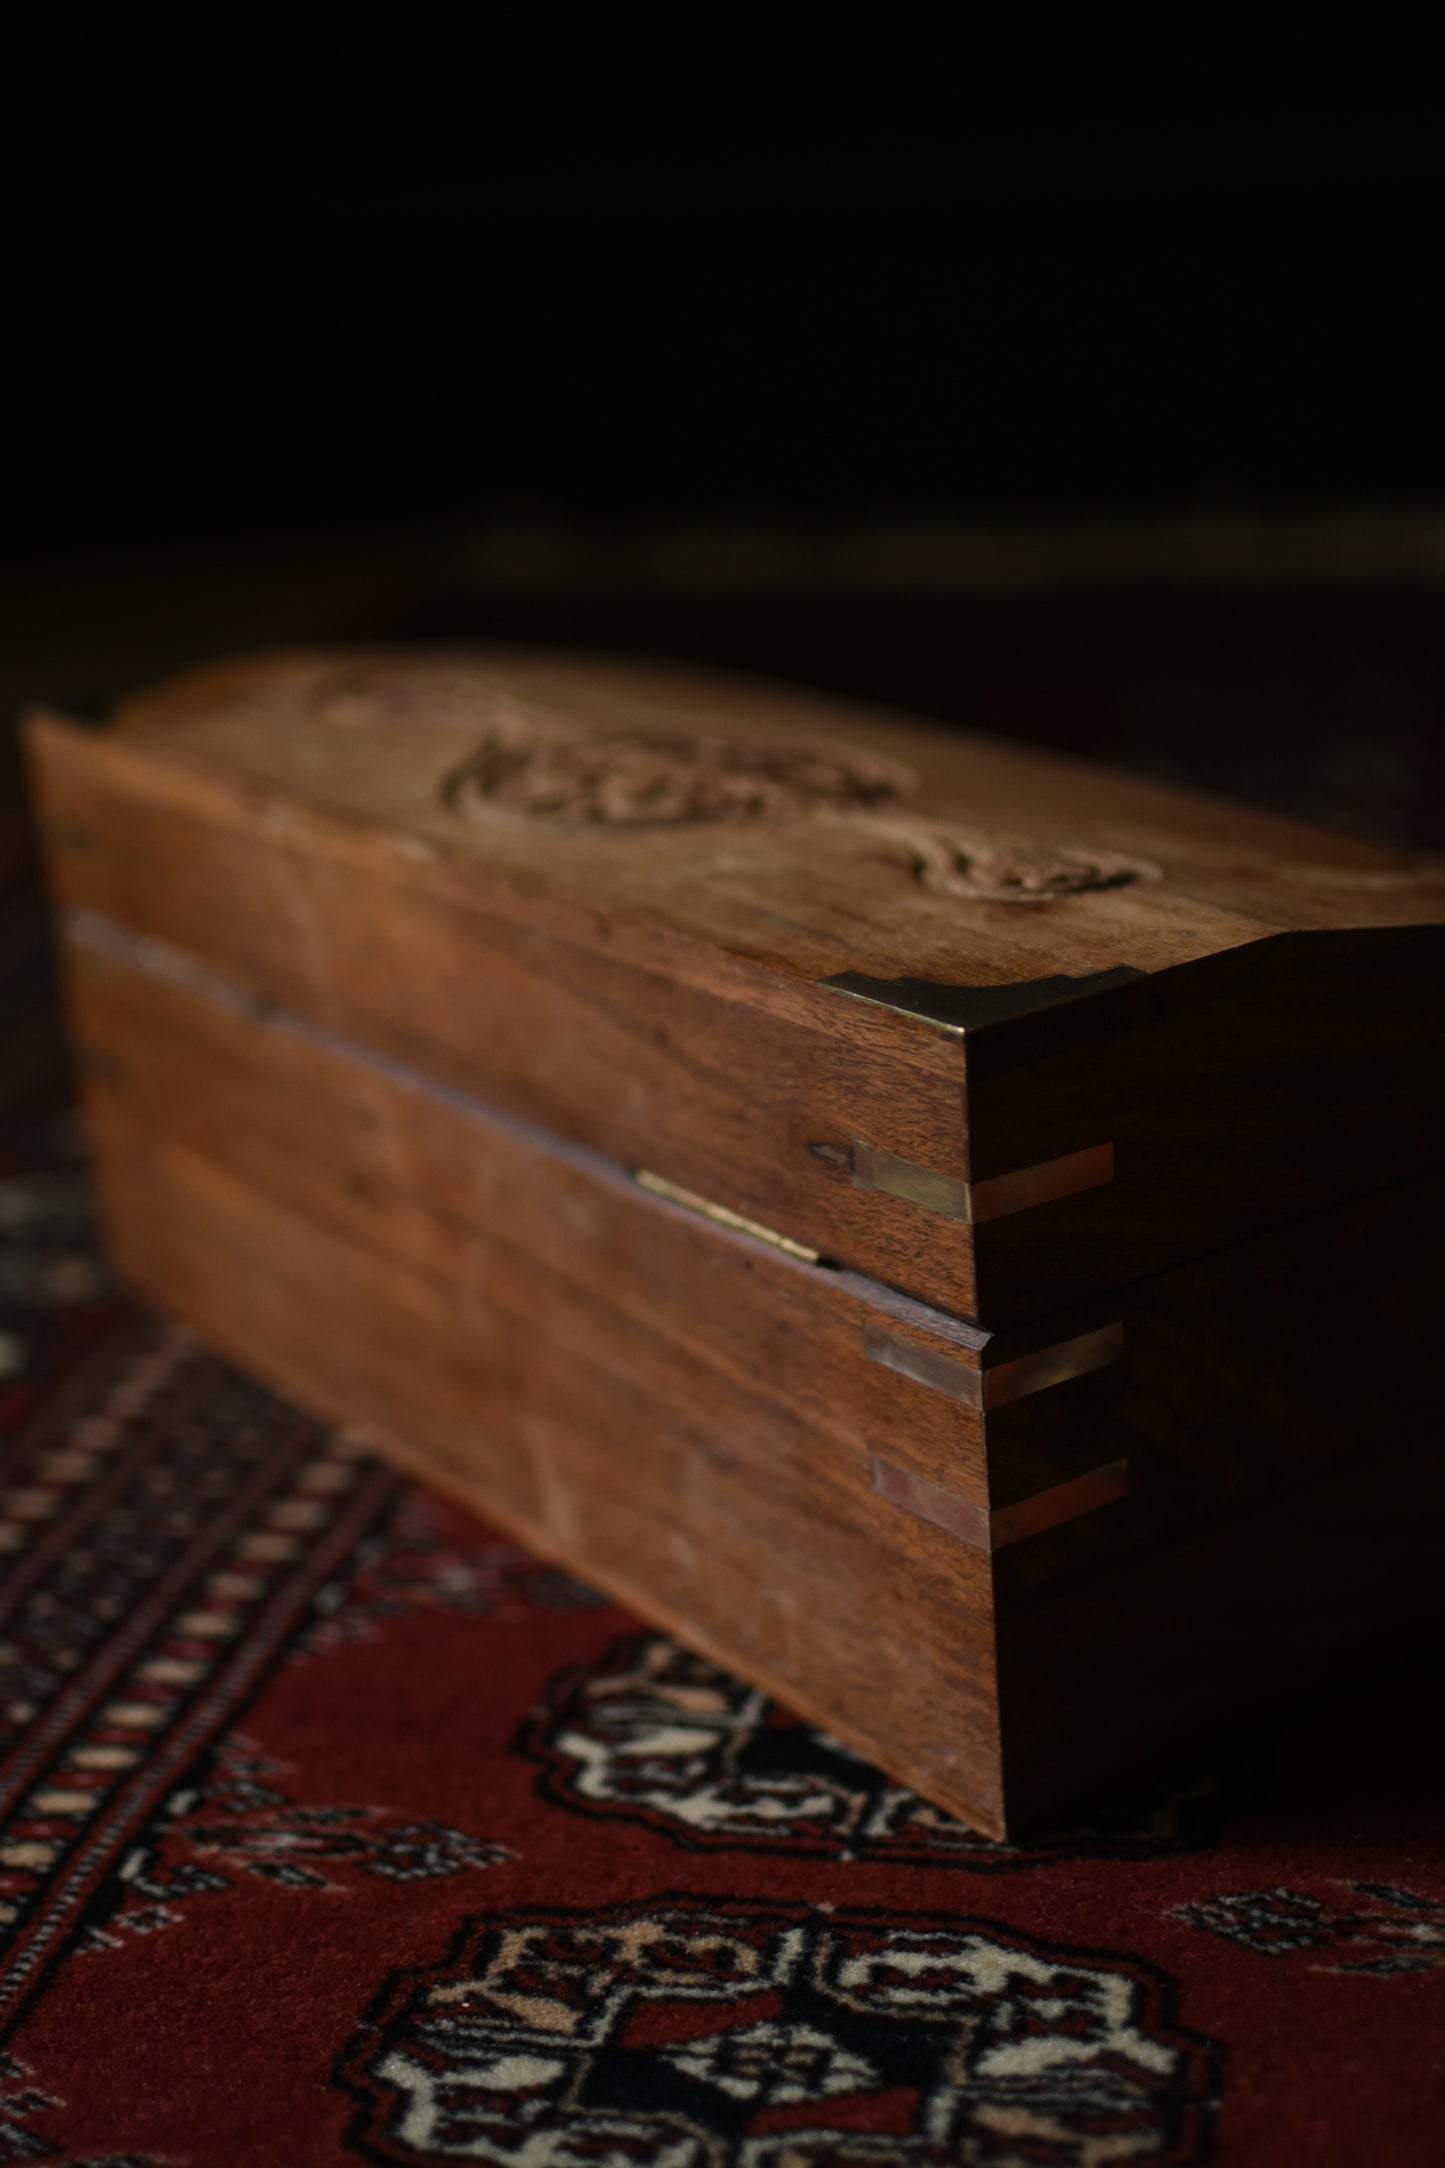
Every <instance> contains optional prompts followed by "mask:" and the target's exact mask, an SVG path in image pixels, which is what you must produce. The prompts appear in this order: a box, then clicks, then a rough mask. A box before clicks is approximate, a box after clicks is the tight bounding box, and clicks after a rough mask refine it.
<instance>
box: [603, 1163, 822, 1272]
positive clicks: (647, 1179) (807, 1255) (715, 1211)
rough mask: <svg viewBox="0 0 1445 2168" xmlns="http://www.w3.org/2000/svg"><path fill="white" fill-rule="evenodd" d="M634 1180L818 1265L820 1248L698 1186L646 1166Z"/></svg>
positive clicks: (737, 1231) (691, 1209)
mask: <svg viewBox="0 0 1445 2168" xmlns="http://www.w3.org/2000/svg"><path fill="white" fill-rule="evenodd" d="M633 1180H634V1181H635V1182H636V1183H637V1186H638V1188H639V1189H646V1190H650V1191H651V1192H652V1194H653V1196H654V1197H666V1198H667V1200H668V1202H669V1203H670V1204H680V1205H684V1206H685V1207H686V1208H687V1210H688V1211H689V1212H699V1213H701V1215H702V1217H703V1218H704V1219H710V1220H712V1221H714V1222H715V1224H716V1225H717V1226H719V1227H730V1228H731V1229H732V1230H733V1233H734V1234H739V1235H752V1236H754V1237H755V1238H756V1240H757V1241H759V1242H771V1243H772V1245H773V1248H774V1249H776V1250H782V1251H784V1252H785V1253H786V1255H787V1256H789V1257H797V1258H801V1260H802V1262H803V1263H804V1264H805V1265H816V1264H817V1263H818V1261H819V1255H820V1252H819V1251H817V1250H810V1249H809V1248H808V1246H807V1244H806V1243H805V1242H795V1241H794V1240H793V1238H792V1236H791V1235H783V1234H779V1232H778V1230H777V1228H776V1227H765V1226H764V1225H763V1223H762V1221H761V1220H754V1219H748V1218H747V1217H746V1216H745V1215H744V1214H743V1213H741V1212H734V1211H733V1210H732V1209H731V1207H730V1206H728V1205H725V1204H714V1203H713V1201H712V1199H711V1198H710V1197H699V1196H698V1194H697V1192H696V1190H692V1189H683V1188H682V1187H681V1185H680V1184H679V1183H677V1182H669V1181H668V1180H667V1178H666V1176H665V1175H661V1174H651V1173H649V1171H648V1169H647V1168H646V1167H639V1168H637V1169H636V1171H635V1173H634V1175H633Z"/></svg>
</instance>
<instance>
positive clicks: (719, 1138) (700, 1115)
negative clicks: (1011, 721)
mask: <svg viewBox="0 0 1445 2168" xmlns="http://www.w3.org/2000/svg"><path fill="white" fill-rule="evenodd" d="M30 745H31V752H32V757H33V762H34V770H35V774H36V777H37V781H38V784H39V789H40V796H41V802H42V811H43V815H44V823H45V837H46V845H47V853H48V863H49V870H50V879H51V885H52V889H53V891H54V893H55V894H56V896H57V898H58V899H59V900H61V901H62V902H64V903H66V904H69V905H72V906H76V905H78V906H82V907H86V908H92V909H95V910H98V911H101V912H104V913H106V914H108V915H109V916H111V917H112V918H114V919H116V920H118V921H119V922H121V923H123V924H124V925H126V926H127V927H129V928H130V929H132V930H133V931H134V932H136V933H138V934H142V935H151V936H155V937H159V938H161V939H164V940H167V941H171V942H174V943H176V944H177V945H178V946H180V947H181V948H183V949H185V950H187V951H188V952H189V953H190V954H192V955H194V956H198V957H201V958H203V959H204V960H205V961H206V962H207V963H209V964H211V965H212V966H214V967H215V968H217V969H219V970H221V971H224V972H227V973H229V974H231V975H233V976H234V977H236V978H237V979H238V980H240V981H241V982H242V983H244V984H245V985H246V986H247V987H249V988H250V989H251V990H252V991H253V992H254V993H256V994H257V995H258V996H259V997H261V998H262V999H265V1000H270V1001H275V1002H279V1003H281V1004H284V1005H285V1006H287V1007H289V1008H292V1009H296V1010H299V1011H301V1012H302V1013H304V1014H306V1015H308V1016H311V1017H314V1018H317V1019H319V1020H320V1021H322V1022H324V1023H329V1024H334V1025H336V1026H337V1027H338V1028H340V1029H342V1030H345V1031H346V1032H348V1033H349V1034H351V1035H353V1036H355V1037H357V1038H359V1039H361V1040H363V1041H364V1042H365V1043H366V1044H368V1045H369V1046H372V1047H375V1048H376V1049H378V1050H379V1051H382V1052H384V1053H389V1054H392V1055H395V1056H398V1057H399V1058H401V1059H403V1060H405V1061H408V1062H410V1063H413V1064H414V1065H415V1066H416V1067H418V1068H420V1069H424V1070H426V1071H427V1073H428V1074H430V1075H432V1076H435V1077H437V1078H438V1079H441V1080H443V1081H448V1082H451V1083H453V1084H455V1085H457V1086H459V1087H460V1088H462V1089H463V1090H467V1091H471V1092H476V1093H478V1094H479V1095H480V1096H482V1097H484V1098H486V1099H487V1100H488V1102H489V1103H491V1104H492V1105H495V1106H498V1107H500V1108H502V1109H504V1110H506V1111H509V1112H512V1113H515V1114H519V1115H522V1116H524V1117H526V1118H527V1119H530V1120H532V1121H536V1122H538V1123H540V1124H542V1125H543V1126H545V1127H546V1128H548V1129H549V1130H551V1131H553V1132H554V1133H555V1134H556V1135H558V1136H560V1137H564V1138H570V1139H573V1140H575V1141H577V1142H580V1143H583V1144H585V1145H587V1146H589V1147H591V1148H592V1149H593V1150H595V1151H598V1152H601V1153H603V1154H604V1155H605V1156H607V1157H609V1158H611V1159H614V1160H616V1161H618V1162H620V1163H621V1164H622V1165H624V1166H629V1167H646V1168H648V1169H650V1170H651V1171H652V1172H654V1173H656V1174H660V1175H663V1176H665V1177H666V1178H667V1179H669V1180H671V1181H673V1182H676V1183H678V1184H680V1185H681V1186H682V1187H684V1188H687V1189H689V1190H694V1191H696V1192H698V1193H699V1194H701V1195H702V1196H705V1197H708V1198H711V1199H713V1200H715V1201H716V1202H718V1203H720V1204H723V1205H726V1206H729V1207H731V1208H732V1209H733V1210H735V1211H738V1212H741V1213H744V1214H745V1215H747V1216H748V1217H751V1218H753V1219H757V1220H761V1221H762V1222H763V1223H764V1224H766V1225H768V1226H773V1227H777V1228H779V1229H781V1230H782V1231H783V1232H785V1233H787V1234H789V1235H791V1236H792V1237H794V1238H795V1239H796V1240H798V1241H799V1242H802V1243H805V1244H806V1245H807V1246H808V1247H810V1248H812V1249H815V1250H817V1251H819V1252H820V1253H821V1254H822V1255H823V1256H825V1257H829V1258H834V1259H837V1260H838V1261H839V1262H840V1263H843V1264H847V1265H850V1266H852V1267H854V1268H855V1269H857V1270H859V1271H866V1272H869V1273H871V1274H873V1275H874V1276H875V1277H877V1278H879V1279H881V1280H884V1281H886V1282H887V1283H888V1284H889V1285H891V1286H896V1287H902V1288H906V1289H908V1290H909V1291H910V1292H920V1291H922V1292H923V1299H925V1300H929V1301H933V1302H936V1303H938V1304H939V1305H940V1306H941V1307H943V1308H946V1309H949V1310H952V1311H953V1312H954V1313H955V1314H957V1315H960V1316H965V1317H966V1316H971V1315H972V1314H973V1310H974V1307H975V1305H974V1288H973V1248H972V1230H971V1229H970V1228H968V1227H967V1226H963V1225H959V1224H956V1223H952V1222H946V1221H945V1222H940V1221H938V1220H937V1219H936V1218H934V1217H933V1216H932V1215H930V1214H920V1213H919V1212H918V1211H917V1210H916V1209H915V1208H914V1207H913V1206H911V1205H908V1204H906V1203H904V1202H902V1201H900V1200H897V1199H894V1198H891V1197H885V1196H879V1195H877V1194H875V1193H872V1192H870V1191H867V1190H863V1189H859V1188H857V1187H855V1185H854V1182H853V1171H852V1170H853V1140H854V1138H855V1137H858V1136H862V1137H865V1138H867V1139H869V1140H870V1141H872V1142H874V1143H876V1144H878V1145H880V1146H882V1147H885V1148H886V1149H888V1150H890V1151H893V1152H896V1153H897V1154H898V1155H900V1156H901V1157H903V1158H905V1159H908V1160H913V1161H919V1162H922V1163H924V1164H927V1165H929V1166H932V1167H936V1168H938V1169H940V1170H941V1171H942V1172H944V1173H946V1174H951V1175H954V1176H958V1177H963V1176H966V1175H967V1172H968V1166H967V1151H966V1139H965V1132H964V1116H963V1096H962V1095H963V1052H962V1048H961V1047H960V1046H958V1045H956V1044H954V1043H953V1042H952V1041H950V1040H948V1039H947V1038H945V1037H943V1036H941V1035H940V1034H938V1033H937V1032H935V1031H934V1030H933V1029H932V1028H931V1027H930V1026H928V1025H927V1024H923V1023H920V1022H919V1021H918V1020H917V1019H916V1018H903V1017H895V1016H891V1015H889V1014H888V1013H887V1012H885V1011H883V1010H879V1009H876V1008H872V1007H870V1006H868V1005H867V1004H864V1003H860V1002H854V1001H848V1000H845V999H843V998H842V997H840V996H838V995H835V994H832V993H830V992H828V991H827V990H826V989H821V990H820V989H817V988H812V987H808V986H799V985H794V984H791V983H790V982H788V981H787V980H785V979H781V978H779V977H778V976H777V974H769V973H765V972H762V971H760V970H758V969H756V968H755V967H752V966H750V965H746V964H744V963H739V962H736V961H734V962H731V963H729V960H728V959H724V958H718V957H709V956H708V955H707V952H705V951H689V952H688V953H687V954H686V955H684V954H682V953H681V951H682V950H683V949H684V947H685V946H686V945H685V944H681V943H678V942H676V941H672V942H667V941H661V942H649V941H648V940H647V939H646V938H644V937H642V936H640V935H639V933H638V930H637V929H635V928H633V929H629V928H627V927H626V926H623V925H614V924H613V923H612V922H611V921H609V920H608V919H607V917H606V916H605V914H601V913H593V912H590V911H584V910H577V909H567V908H564V907H562V906H559V905H557V904H556V903H555V902H551V901H549V900H548V899H546V898H545V897H542V896H540V895H532V894H525V893H520V892H518V891H517V890H516V889H515V888H514V887H510V886H509V885H508V884H507V883H506V882H501V881H496V882H490V883H489V882H488V881H487V879H486V878H485V877H484V875H483V872H482V869H479V868H476V867H467V868H466V869H465V872H466V875H467V878H466V879H464V880H458V879H457V878H455V877H454V874H453V871H452V869H450V868H449V867H448V865H447V863H446V861H445V859H444V858H443V857H442V856H441V854H440V853H439V852H438V851H437V850H436V849H435V848H434V847H432V846H429V845H426V844H423V843H419V842H416V841H414V840H413V841H411V842H410V844H409V843H408V839H407V838H405V837H403V838H400V839H396V838H389V837H386V836H383V835H376V834H372V833H369V832H367V831H365V830H363V829H359V828H355V827H347V826H346V825H345V824H343V823H339V822H336V821H334V820H327V819H326V818H325V817H322V816H319V815H311V814H307V813H305V812H304V811H302V810H301V809H289V808H286V807H284V806H283V807H280V808H277V807H274V806H271V805H269V804H268V803H267V801H266V799H265V795H264V793H261V792H259V791H256V790H252V791H250V792H247V791H245V790H244V789H240V788H238V787H236V786H234V785H228V784H226V783H225V782H224V781H220V782H217V781H214V780H213V779H210V778H204V777H203V778H200V779H199V780H198V779H197V778H196V777H195V776H194V775H191V774H188V773H187V772H186V771H185V770H184V769H176V768H174V767H173V766H170V765H168V764H167V762H166V761H165V760H164V758H160V757H157V756H156V755H155V754H153V753H148V752H147V751H146V749H145V748H144V747H140V748H136V747H134V746H132V745H130V744H128V743H127V742H125V741H123V740H120V739H111V738H106V737H103V736H98V735H96V734H95V733H90V732H85V731H81V730H78V729H73V728H67V727H65V726H63V725H59V724H45V725H42V726H38V727H33V728H32V730H31V734H30ZM700 960H701V961H702V962H703V963H705V964H706V965H707V967H708V971H709V973H710V975H711V977H712V979H713V980H714V981H715V982H717V983H714V984H711V985H709V984H706V983H701V982H700V981H699V978H698V976H697V973H698V969H699V961H700Z"/></svg>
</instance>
